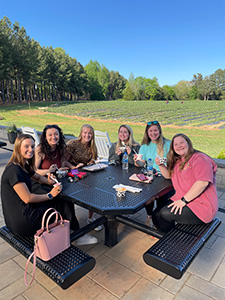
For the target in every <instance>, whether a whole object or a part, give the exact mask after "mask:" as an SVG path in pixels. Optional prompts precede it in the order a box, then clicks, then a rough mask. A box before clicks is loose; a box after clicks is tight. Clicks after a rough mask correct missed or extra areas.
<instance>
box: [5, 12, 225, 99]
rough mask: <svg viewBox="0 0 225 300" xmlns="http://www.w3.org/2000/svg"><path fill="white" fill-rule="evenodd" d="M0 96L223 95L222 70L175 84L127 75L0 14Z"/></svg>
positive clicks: (144, 96)
mask: <svg viewBox="0 0 225 300" xmlns="http://www.w3.org/2000/svg"><path fill="white" fill-rule="evenodd" d="M0 99H1V102H2V103H3V104H4V103H14V101H17V102H19V103H20V102H22V101H27V102H30V101H77V100H83V99H85V100H114V99H124V100H195V99H200V100H201V99H203V100H225V70H221V69H218V70H217V71H216V72H215V73H214V74H212V75H210V76H205V77H203V76H202V75H201V74H200V73H198V74H196V75H193V79H192V81H185V80H181V81H179V82H178V83H177V84H176V85H174V86H169V85H164V86H163V87H160V85H159V83H158V80H157V78H156V77H153V78H152V79H150V78H145V77H141V76H139V77H136V78H135V77H134V76H133V74H132V73H131V75H130V77H129V79H128V80H127V79H126V78H124V77H123V76H122V75H120V74H119V72H118V71H110V70H108V69H107V68H106V67H105V66H104V65H100V64H99V63H98V62H97V61H92V60H90V62H89V63H88V64H87V65H86V66H83V65H82V64H81V63H80V62H78V61H77V60H76V59H75V58H72V57H70V56H69V55H68V54H66V52H65V51H64V50H63V49H62V48H55V49H53V48H52V47H45V46H43V47H41V46H40V44H39V43H38V42H37V41H35V40H34V39H31V38H30V37H29V36H28V35H27V33H26V30H25V28H24V27H20V26H19V23H18V22H15V24H12V23H11V22H10V20H9V19H8V18H7V17H4V18H3V19H1V20H0Z"/></svg>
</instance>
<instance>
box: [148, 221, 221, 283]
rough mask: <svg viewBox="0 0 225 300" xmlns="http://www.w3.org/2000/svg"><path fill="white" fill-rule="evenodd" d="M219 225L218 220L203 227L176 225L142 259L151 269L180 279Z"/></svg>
mask: <svg viewBox="0 0 225 300" xmlns="http://www.w3.org/2000/svg"><path fill="white" fill-rule="evenodd" d="M220 224H221V221H220V220H219V219H218V218H215V219H214V220H213V221H212V222H210V223H208V224H203V225H183V224H177V225H176V226H175V228H173V229H172V230H170V231H169V232H168V233H166V234H165V235H164V236H163V237H162V238H161V239H159V240H158V241H157V242H156V243H155V244H154V245H153V246H152V247H151V248H150V249H149V250H148V251H146V252H145V253H144V255H143V259H144V261H145V263H146V264H148V265H150V266H152V267H153V268H155V269H157V270H159V271H161V272H163V273H165V274H167V275H170V276H171V277H173V278H176V279H180V278H181V277H182V275H183V274H184V272H185V271H186V270H187V268H188V267H189V266H190V264H191V262H192V261H193V259H194V258H195V257H196V256H197V254H198V253H199V251H200V250H201V249H202V247H203V246H204V244H205V243H206V242H207V240H208V239H209V238H210V236H211V235H212V234H213V232H214V231H215V230H216V229H217V228H218V226H219V225H220Z"/></svg>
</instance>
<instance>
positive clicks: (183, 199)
mask: <svg viewBox="0 0 225 300" xmlns="http://www.w3.org/2000/svg"><path fill="white" fill-rule="evenodd" d="M180 200H181V201H183V202H184V203H185V204H188V201H187V200H186V199H185V198H184V197H182V198H181V199H180Z"/></svg>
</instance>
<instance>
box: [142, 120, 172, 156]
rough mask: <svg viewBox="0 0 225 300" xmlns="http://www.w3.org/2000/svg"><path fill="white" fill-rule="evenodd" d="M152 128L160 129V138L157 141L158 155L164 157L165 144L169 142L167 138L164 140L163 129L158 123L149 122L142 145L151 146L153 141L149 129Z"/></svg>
mask: <svg viewBox="0 0 225 300" xmlns="http://www.w3.org/2000/svg"><path fill="white" fill-rule="evenodd" d="M152 126H157V127H158V129H159V137H158V139H157V141H156V145H157V153H158V155H159V156H163V155H164V150H163V145H164V144H165V141H166V140H167V139H166V138H164V136H163V134H162V127H161V125H160V124H159V122H158V121H153V122H149V123H147V125H146V127H145V133H144V136H143V139H142V142H141V144H142V145H149V144H150V143H151V141H152V140H151V139H150V137H149V136H148V129H149V128H150V127H152Z"/></svg>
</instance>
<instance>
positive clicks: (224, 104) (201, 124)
mask: <svg viewBox="0 0 225 300" xmlns="http://www.w3.org/2000/svg"><path fill="white" fill-rule="evenodd" d="M0 116H1V117H3V118H4V119H3V120H0V125H5V126H7V125H10V124H12V123H15V124H16V126H17V127H18V128H19V127H21V126H22V125H23V126H30V127H34V128H36V129H37V130H39V131H41V130H42V129H43V127H44V126H45V125H46V124H53V123H56V124H58V125H59V126H60V127H61V128H62V129H63V132H64V134H73V135H74V136H78V134H79V131H80V127H81V125H82V124H85V123H90V124H91V125H92V126H93V127H94V129H96V130H102V131H108V133H109V136H110V139H111V141H112V142H114V141H116V139H117V130H118V127H119V125H121V124H123V123H126V124H129V125H131V127H132V128H133V131H134V138H135V139H136V140H137V141H138V142H141V140H142V137H143V133H144V128H145V124H146V122H148V121H151V120H158V121H159V122H160V123H161V124H162V127H163V133H164V136H165V137H167V138H169V139H171V138H172V136H173V135H174V134H176V133H178V132H183V133H185V134H187V135H188V136H189V137H190V138H191V140H192V142H193V144H194V147H195V148H196V149H199V150H202V151H204V152H206V153H207V154H209V155H210V156H212V157H217V155H218V154H219V152H220V151H221V150H223V149H225V101H218V102H216V101H185V102H184V103H181V102H180V101H171V102H170V103H169V104H166V102H165V101H158V102H157V101H154V102H153V101H89V102H76V103H74V102H73V103H71V102H68V103H66V102H59V103H52V102H51V103H49V102H41V103H31V106H30V107H29V106H28V105H27V104H25V103H23V104H20V105H4V106H3V105H1V106H0Z"/></svg>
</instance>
